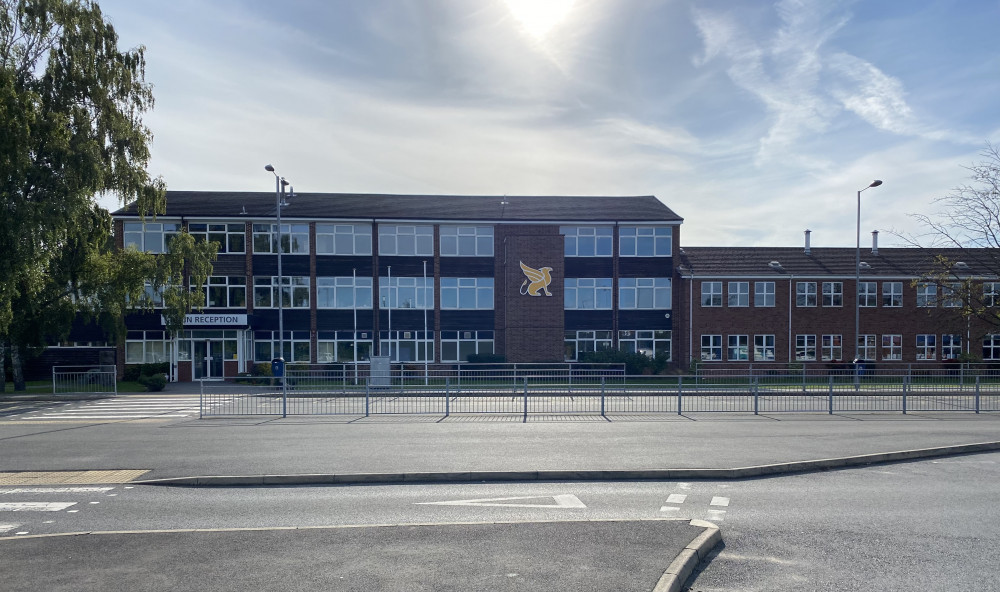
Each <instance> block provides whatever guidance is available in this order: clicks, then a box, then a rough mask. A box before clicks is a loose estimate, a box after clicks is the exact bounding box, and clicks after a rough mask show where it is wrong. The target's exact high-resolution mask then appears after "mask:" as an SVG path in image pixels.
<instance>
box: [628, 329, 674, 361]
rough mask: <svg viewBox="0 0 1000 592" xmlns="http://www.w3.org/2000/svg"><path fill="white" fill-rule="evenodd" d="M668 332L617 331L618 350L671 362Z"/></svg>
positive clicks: (669, 334)
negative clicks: (661, 358) (661, 357)
mask: <svg viewBox="0 0 1000 592" xmlns="http://www.w3.org/2000/svg"><path fill="white" fill-rule="evenodd" d="M670 348H671V332H670V331H648V330H643V331H619V332H618V349H620V350H621V351H627V352H633V353H637V354H643V355H644V356H648V357H650V358H654V357H656V356H663V357H665V358H666V359H668V360H671V359H673V358H671V353H670Z"/></svg>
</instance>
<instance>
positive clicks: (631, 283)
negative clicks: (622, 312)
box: [618, 278, 671, 310]
mask: <svg viewBox="0 0 1000 592" xmlns="http://www.w3.org/2000/svg"><path fill="white" fill-rule="evenodd" d="M670 295H671V292H670V278H621V279H619V280H618V308H620V309H628V310H633V309H634V310H656V309H660V310H669V309H670Z"/></svg>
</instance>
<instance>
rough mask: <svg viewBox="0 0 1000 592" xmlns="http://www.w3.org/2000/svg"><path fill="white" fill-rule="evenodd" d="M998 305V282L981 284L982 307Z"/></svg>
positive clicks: (999, 303) (999, 296)
mask: <svg viewBox="0 0 1000 592" xmlns="http://www.w3.org/2000/svg"><path fill="white" fill-rule="evenodd" d="M997 305H1000V282H985V283H984V284H983V306H997Z"/></svg>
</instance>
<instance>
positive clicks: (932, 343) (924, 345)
mask: <svg viewBox="0 0 1000 592" xmlns="http://www.w3.org/2000/svg"><path fill="white" fill-rule="evenodd" d="M936 346H937V335H917V359H918V360H933V359H935V358H936V357H937V347H936Z"/></svg>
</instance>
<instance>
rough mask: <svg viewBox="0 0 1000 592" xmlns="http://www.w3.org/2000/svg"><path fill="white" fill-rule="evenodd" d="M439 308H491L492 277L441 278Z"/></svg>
mask: <svg viewBox="0 0 1000 592" xmlns="http://www.w3.org/2000/svg"><path fill="white" fill-rule="evenodd" d="M441 310H493V278H491V277H482V278H451V277H443V278H441ZM442 347H443V346H442Z"/></svg>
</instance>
